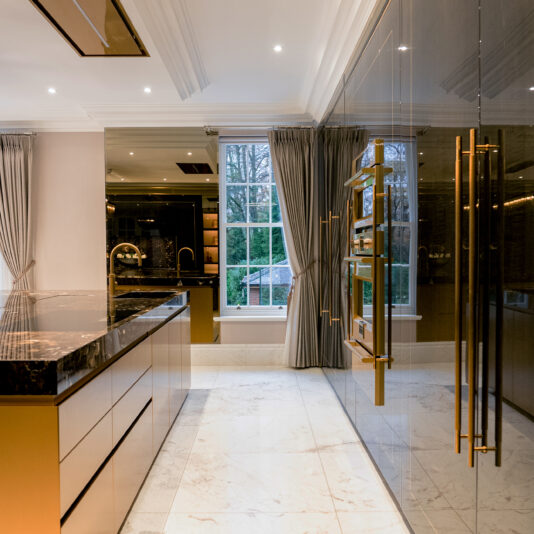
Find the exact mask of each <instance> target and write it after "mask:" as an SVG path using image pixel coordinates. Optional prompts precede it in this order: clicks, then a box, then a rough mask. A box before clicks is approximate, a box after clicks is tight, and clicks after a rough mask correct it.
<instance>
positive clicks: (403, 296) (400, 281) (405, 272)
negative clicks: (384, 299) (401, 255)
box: [386, 265, 410, 304]
mask: <svg viewBox="0 0 534 534" xmlns="http://www.w3.org/2000/svg"><path fill="white" fill-rule="evenodd" d="M391 278H392V280H391V296H392V298H393V304H410V266H409V265H393V271H392V273H391ZM386 287H387V267H386ZM386 295H387V292H386Z"/></svg>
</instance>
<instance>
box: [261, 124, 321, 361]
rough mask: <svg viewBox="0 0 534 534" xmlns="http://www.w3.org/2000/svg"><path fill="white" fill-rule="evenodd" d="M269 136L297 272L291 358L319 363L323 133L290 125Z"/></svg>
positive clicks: (290, 253) (288, 353) (289, 249)
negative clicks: (318, 192)
mask: <svg viewBox="0 0 534 534" xmlns="http://www.w3.org/2000/svg"><path fill="white" fill-rule="evenodd" d="M268 135H269V144H270V148H271V158H272V162H273V171H274V178H275V182H276V187H277V190H278V196H279V199H280V209H281V213H282V222H283V225H284V234H285V239H286V247H287V253H288V259H289V265H290V266H291V269H292V271H293V293H292V298H291V303H290V306H288V317H287V330H286V342H285V357H286V362H287V364H288V365H289V366H290V367H296V368H302V367H313V366H317V365H319V357H318V333H317V291H316V284H315V282H314V278H315V276H314V271H315V270H316V267H317V262H316V255H315V252H314V251H315V250H316V249H315V246H314V243H315V235H314V219H316V218H317V214H316V213H315V206H316V199H315V194H314V190H315V187H316V168H317V131H316V129H314V128H284V129H279V130H272V131H270V132H269V134H268Z"/></svg>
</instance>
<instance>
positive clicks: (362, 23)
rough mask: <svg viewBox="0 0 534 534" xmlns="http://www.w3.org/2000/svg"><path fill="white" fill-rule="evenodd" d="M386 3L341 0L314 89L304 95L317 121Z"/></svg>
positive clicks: (375, 0) (307, 110)
mask: <svg viewBox="0 0 534 534" xmlns="http://www.w3.org/2000/svg"><path fill="white" fill-rule="evenodd" d="M382 3H383V0H341V1H340V3H339V7H338V10H337V14H336V17H335V20H334V22H333V24H332V27H331V29H330V33H329V36H328V39H327V43H326V46H325V50H324V53H323V55H322V58H321V62H320V64H319V67H318V69H317V72H316V74H315V76H314V79H313V81H312V84H311V89H310V90H309V92H308V93H307V94H304V95H302V102H301V104H302V107H303V108H304V109H305V110H306V112H308V113H309V114H310V115H311V116H312V117H313V118H314V119H315V120H316V121H317V122H319V121H320V120H321V119H322V118H323V115H324V113H325V111H326V110H327V108H328V105H329V103H330V100H331V99H332V96H333V95H334V92H335V90H336V88H337V86H338V84H339V82H340V80H341V78H342V77H343V73H344V72H345V69H346V68H347V65H348V63H349V61H350V59H351V57H352V55H353V53H354V50H355V48H356V47H357V45H358V42H359V41H360V39H361V38H362V35H363V34H364V29H365V27H366V26H367V24H368V21H369V19H370V17H371V15H372V13H373V12H374V10H375V7H376V6H377V5H378V4H382Z"/></svg>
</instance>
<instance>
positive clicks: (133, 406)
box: [112, 369, 152, 446]
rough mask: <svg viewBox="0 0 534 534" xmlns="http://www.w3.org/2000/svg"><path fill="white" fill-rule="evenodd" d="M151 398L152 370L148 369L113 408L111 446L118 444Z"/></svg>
mask: <svg viewBox="0 0 534 534" xmlns="http://www.w3.org/2000/svg"><path fill="white" fill-rule="evenodd" d="M151 397H152V369H149V370H148V371H146V372H145V374H144V375H143V376H142V377H141V378H140V379H139V380H138V381H137V382H136V383H135V384H134V385H133V386H132V387H131V388H130V389H129V390H128V391H127V392H126V394H125V395H123V396H122V398H121V399H120V400H119V402H117V404H115V406H113V410H112V412H113V446H115V445H116V444H117V443H118V442H119V440H120V439H121V438H122V436H123V435H124V433H125V432H126V430H128V427H129V426H130V425H131V424H132V423H133V422H134V420H135V418H136V417H137V416H138V415H139V413H140V412H141V410H142V409H143V407H144V406H145V404H146V403H147V402H148V401H149V400H150V398H151Z"/></svg>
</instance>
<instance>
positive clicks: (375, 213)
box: [345, 139, 392, 406]
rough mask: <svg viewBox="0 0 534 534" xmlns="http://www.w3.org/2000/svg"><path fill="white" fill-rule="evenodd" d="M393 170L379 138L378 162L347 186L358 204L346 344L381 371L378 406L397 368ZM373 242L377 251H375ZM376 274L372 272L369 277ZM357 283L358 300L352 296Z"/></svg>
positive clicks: (352, 220) (352, 222) (351, 205)
mask: <svg viewBox="0 0 534 534" xmlns="http://www.w3.org/2000/svg"><path fill="white" fill-rule="evenodd" d="M390 172H392V169H391V168H389V167H384V140H383V139H375V161H374V164H373V165H372V166H370V167H365V168H363V169H361V170H360V171H359V172H357V173H356V174H355V175H354V176H352V177H351V178H349V179H348V180H347V181H346V182H345V185H346V186H348V187H351V188H352V195H351V196H352V200H351V201H349V202H348V203H347V256H346V257H345V261H346V262H348V263H349V268H348V274H347V283H348V306H347V308H348V324H347V339H346V340H345V345H346V346H347V347H348V348H349V349H350V350H351V351H352V353H353V354H354V355H356V356H357V357H358V358H359V360H360V361H361V362H363V363H372V364H373V368H374V370H375V405H376V406H383V405H384V397H385V391H384V389H385V388H384V371H385V367H386V364H387V366H388V369H390V368H391V362H392V357H391V308H392V307H391V261H392V255H391V239H389V240H388V255H387V257H386V256H385V254H384V253H385V251H384V229H383V224H384V200H385V198H387V199H388V231H389V236H391V187H388V192H387V193H385V191H384V176H385V175H387V174H389V173H390ZM371 187H372V191H373V202H372V213H371V214H370V215H364V213H363V196H364V191H365V190H367V189H368V188H371ZM369 242H370V243H371V247H369ZM386 262H387V263H388V280H389V282H390V283H389V285H388V322H387V334H388V335H387V338H388V350H387V351H386V342H385V340H386V323H385V291H386V284H385V265H386ZM369 270H370V273H369ZM351 282H352V296H351V291H350V287H351ZM364 282H369V283H371V284H372V293H373V303H372V317H373V319H372V323H371V324H369V322H368V321H366V320H365V319H364V317H363V283H364Z"/></svg>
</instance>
